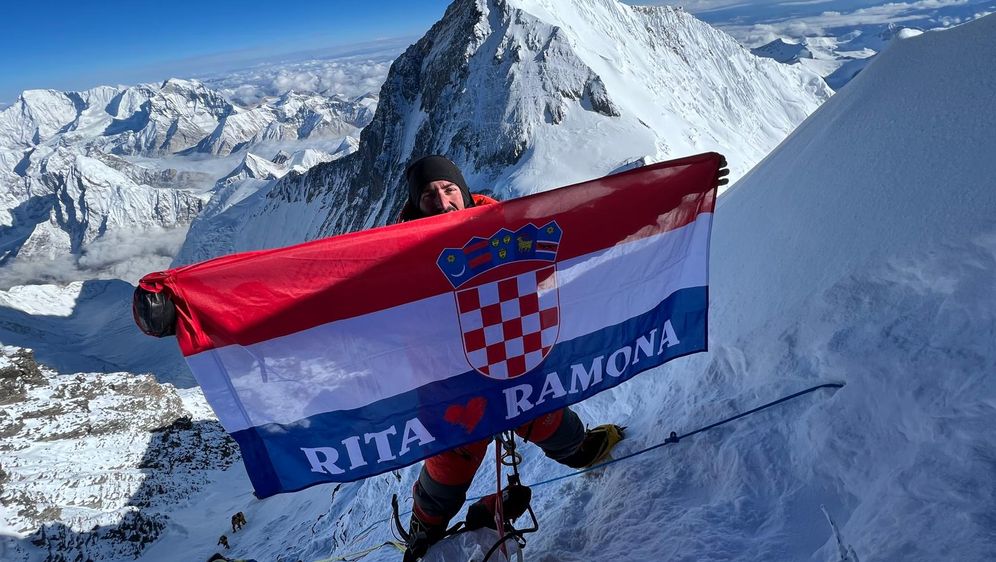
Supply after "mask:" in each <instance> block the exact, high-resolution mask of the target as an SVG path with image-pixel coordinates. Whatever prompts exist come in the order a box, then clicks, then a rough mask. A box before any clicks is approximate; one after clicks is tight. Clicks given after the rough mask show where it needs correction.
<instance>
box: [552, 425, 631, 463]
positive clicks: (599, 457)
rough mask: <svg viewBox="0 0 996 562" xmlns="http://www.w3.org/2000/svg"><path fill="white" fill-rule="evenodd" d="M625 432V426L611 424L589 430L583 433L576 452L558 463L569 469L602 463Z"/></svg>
mask: <svg viewBox="0 0 996 562" xmlns="http://www.w3.org/2000/svg"><path fill="white" fill-rule="evenodd" d="M625 430H626V427H625V426H618V425H614V424H611V423H609V424H605V425H600V426H598V427H596V428H593V429H589V430H588V431H586V432H585V434H584V441H582V442H581V446H580V447H578V450H577V451H574V452H573V453H571V455H570V456H568V457H566V458H564V459H561V460H560V463H561V464H565V465H567V466H569V467H571V468H588V467H589V466H594V465H596V464H598V463H600V462H602V461H603V460H605V458H606V457H608V456H609V453H611V452H612V448H613V447H615V446H616V443H619V442H620V441H622V440H623V437H625V433H624V431H625Z"/></svg>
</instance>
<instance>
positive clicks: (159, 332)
mask: <svg viewBox="0 0 996 562" xmlns="http://www.w3.org/2000/svg"><path fill="white" fill-rule="evenodd" d="M131 314H132V316H134V317H135V324H138V327H139V329H140V330H142V331H143V332H145V333H146V334H148V335H150V336H155V337H157V338H162V337H166V336H172V335H175V334H176V306H175V305H174V304H173V301H172V300H170V298H169V296H168V295H167V294H166V293H153V292H151V291H146V290H145V289H143V288H141V287H138V288H137V289H135V294H134V295H133V296H132V299H131Z"/></svg>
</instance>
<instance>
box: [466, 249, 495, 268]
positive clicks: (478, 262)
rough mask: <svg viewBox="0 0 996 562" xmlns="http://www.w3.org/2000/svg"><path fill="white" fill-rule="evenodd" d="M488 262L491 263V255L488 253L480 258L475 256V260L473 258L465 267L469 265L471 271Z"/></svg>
mask: <svg viewBox="0 0 996 562" xmlns="http://www.w3.org/2000/svg"><path fill="white" fill-rule="evenodd" d="M489 261H491V253H490V252H489V253H487V254H481V255H480V256H477V257H476V258H474V259H472V260H470V261H469V262H467V265H469V266H470V267H471V269H473V268H475V267H477V266H479V265H483V264H486V263H488V262H489Z"/></svg>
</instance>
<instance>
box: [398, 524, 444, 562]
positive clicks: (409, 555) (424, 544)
mask: <svg viewBox="0 0 996 562" xmlns="http://www.w3.org/2000/svg"><path fill="white" fill-rule="evenodd" d="M445 534H446V527H445V526H431V525H426V524H425V523H423V522H422V521H421V520H420V519H419V518H418V517H416V516H415V514H414V513H412V520H411V522H410V523H408V537H407V540H406V541H405V542H406V543H407V545H406V546H407V548H405V556H404V562H415V561H416V560H418V559H419V558H421V557H423V556H425V553H426V552H428V551H429V547H430V546H432V545H434V544H436V543H437V542H439V541H440V540H442V538H443V535H445Z"/></svg>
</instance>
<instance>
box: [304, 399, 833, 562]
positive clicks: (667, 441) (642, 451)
mask: <svg viewBox="0 0 996 562" xmlns="http://www.w3.org/2000/svg"><path fill="white" fill-rule="evenodd" d="M843 387H844V383H842V382H830V383H823V384H818V385H816V386H812V387H809V388H807V389H805V390H800V391H799V392H796V393H794V394H789V395H787V396H783V397H781V398H779V399H778V400H773V401H771V402H768V403H767V404H762V405H760V406H758V407H756V408H753V409H751V410H747V411H746V412H741V413H738V414H735V415H732V416H730V417H728V418H725V419H722V420H720V421H717V422H715V423H711V424H709V425H705V426H702V427H700V428H697V429H693V430H691V431H689V432H686V433H683V434H681V435H678V434H677V433H676V432H674V431H672V432H671V434H670V435H668V437H667V439H665V440H664V441H662V442H660V443H657V444H655V445H651V446H649V447H645V448H643V449H640V450H639V451H634V452H632V453H630V454H628V455H624V456H621V457H619V458H614V459H610V460H607V461H604V462H600V463H598V464H596V465H592V466H589V467H587V468H582V469H580V470H576V471H574V472H570V473H567V474H563V475H561V476H556V477H553V478H549V479H547V480H543V481H541V482H535V483H533V484H525V485H526V486H528V487H530V488H535V487H536V486H543V485H546V484H550V483H552V482H556V481H558V480H564V479H566V478H572V477H574V476H579V475H581V474H584V473H586V472H591V471H592V470H597V469H599V468H603V467H606V466H608V465H610V464H615V463H617V462H622V461H624V460H628V459H631V458H633V457H637V456H640V455H643V454H645V453H648V452H650V451H653V450H654V449H659V448H661V447H664V446H666V445H674V444H675V443H678V442H680V441H681V440H682V439H686V438H688V437H691V436H693V435H696V434H698V433H702V432H705V431H709V430H710V429H715V428H717V427H719V426H721V425H725V424H728V423H730V422H732V421H735V420H738V419H740V418H743V417H745V416H749V415H751V414H756V413H757V412H760V411H762V410H767V409H768V408H771V407H772V406H777V405H778V404H781V403H783V402H788V401H789V400H792V399H794V398H798V397H800V396H804V395H806V394H810V393H812V392H816V391H817V390H820V389H822V388H834V389H838V388H843ZM484 497H486V496H478V497H475V498H470V499H469V500H468V501H471V502H474V501H477V500H479V499H482V498H484ZM530 511H531V510H530ZM409 513H411V510H409V511H406V512H404V513H401V515H407V514H409ZM390 520H391V518H390V517H386V518H384V519H380V520H378V521H374V522H373V523H371V524H370V525H369V526H367V527H366V528H365V529H363V530H362V531H360V533H359V534H358V535H357V539H359V538H361V537H363V536H365V535H366V534H367V533H369V532H370V531H371V530H373V529H374V528H375V527H376V526H377V525H380V524H381V523H385V522H388V521H390ZM388 544H390V543H384V544H382V545H379V546H377V547H373V548H372V549H366V550H363V551H360V552H361V553H362V554H360V557H362V556H365V555H366V554H369V553H370V552H373V551H374V550H377V549H378V548H381V547H383V546H387V545H388ZM357 554H359V553H354V554H352V555H349V554H346V555H342V556H339V557H336V558H326V559H323V560H318V561H316V562H331V561H334V560H358V558H355V556H356V555H357Z"/></svg>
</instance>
